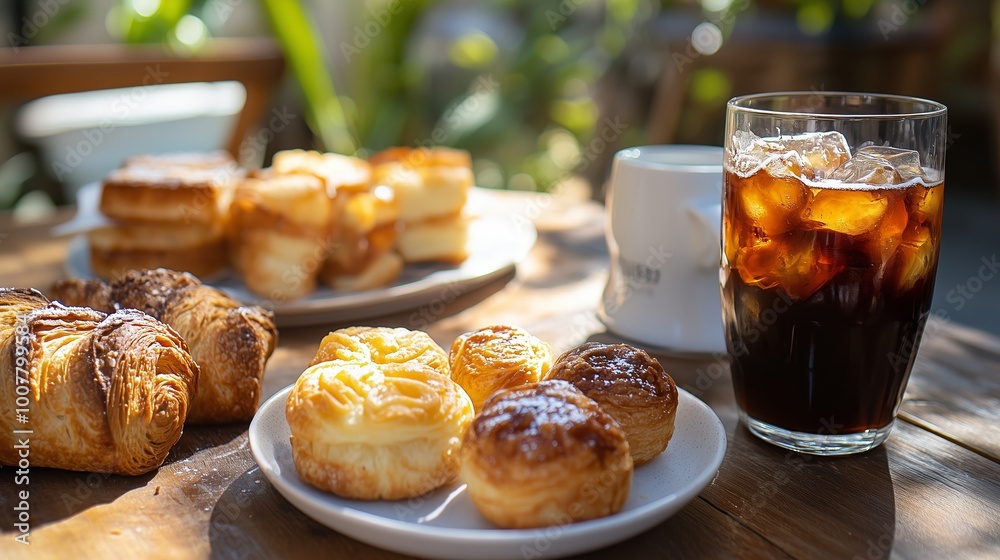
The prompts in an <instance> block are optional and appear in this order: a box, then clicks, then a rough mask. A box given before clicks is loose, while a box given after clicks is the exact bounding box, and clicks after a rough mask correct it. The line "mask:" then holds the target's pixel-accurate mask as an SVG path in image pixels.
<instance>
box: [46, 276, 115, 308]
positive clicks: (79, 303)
mask: <svg viewBox="0 0 1000 560" xmlns="http://www.w3.org/2000/svg"><path fill="white" fill-rule="evenodd" d="M49 295H51V296H52V299H53V300H54V301H58V302H59V303H61V304H63V305H66V306H69V307H90V308H92V309H96V310H97V311H101V312H103V313H114V311H115V306H114V304H113V303H112V302H111V288H110V287H109V286H108V285H107V284H105V283H104V282H102V281H100V280H86V279H83V278H65V279H63V280H58V281H56V282H55V283H54V284H52V289H51V290H50V291H49Z"/></svg>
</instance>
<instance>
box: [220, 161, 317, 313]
mask: <svg viewBox="0 0 1000 560" xmlns="http://www.w3.org/2000/svg"><path fill="white" fill-rule="evenodd" d="M334 216H335V214H334V201H333V200H331V199H330V198H329V197H328V196H327V194H326V190H325V187H324V185H323V182H322V181H320V180H319V179H317V178H316V177H313V176H311V175H283V176H277V177H274V178H273V179H269V180H266V181H262V180H257V179H247V180H245V181H243V182H242V183H241V184H240V186H239V188H237V191H236V196H235V199H234V200H233V204H232V213H231V216H230V219H231V221H230V226H229V232H228V233H229V235H228V238H229V239H228V240H229V249H230V259H231V261H232V263H233V265H234V266H235V268H236V269H237V270H238V271H239V272H240V275H241V276H242V277H243V281H244V283H245V284H246V286H247V288H248V289H249V290H250V291H251V292H253V293H254V294H256V295H258V296H261V297H264V298H268V299H271V300H276V301H280V300H289V299H295V298H298V297H302V296H305V295H307V294H309V293H310V292H312V291H313V290H314V289H315V288H316V281H317V279H318V277H319V271H320V268H321V267H322V266H323V263H324V262H325V261H326V259H327V258H328V257H329V255H330V253H331V247H332V245H333V242H334V240H335V235H334V225H335V223H336V222H335V220H334Z"/></svg>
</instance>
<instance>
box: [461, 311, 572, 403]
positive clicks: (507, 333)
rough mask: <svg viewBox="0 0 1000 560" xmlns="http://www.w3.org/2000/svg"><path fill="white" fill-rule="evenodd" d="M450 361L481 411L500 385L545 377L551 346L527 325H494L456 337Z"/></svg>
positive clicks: (550, 360) (529, 381)
mask: <svg viewBox="0 0 1000 560" xmlns="http://www.w3.org/2000/svg"><path fill="white" fill-rule="evenodd" d="M448 361H449V364H450V366H451V378H452V379H454V380H455V382H457V383H458V384H459V385H461V386H462V388H464V389H465V391H466V392H467V393H469V396H470V397H472V402H473V403H474V404H475V406H476V410H477V411H478V410H481V409H482V407H483V404H484V403H485V402H486V399H488V398H489V397H490V396H491V395H493V394H494V393H496V392H497V391H498V390H500V389H504V388H510V387H517V386H518V385H524V384H525V383H534V382H536V381H540V380H541V379H543V378H544V377H545V374H546V373H547V372H548V371H549V368H550V367H551V366H552V350H551V349H550V348H549V345H548V344H546V343H545V342H543V341H541V340H539V339H538V338H536V337H534V336H532V335H531V334H530V333H528V332H527V331H525V330H524V329H521V328H518V327H512V326H508V325H495V326H491V327H485V328H482V329H479V330H477V331H472V332H468V333H465V334H463V335H462V336H459V337H458V338H456V339H455V341H454V342H453V343H452V345H451V352H450V353H449V356H448Z"/></svg>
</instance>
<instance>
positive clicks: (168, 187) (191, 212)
mask: <svg viewBox="0 0 1000 560" xmlns="http://www.w3.org/2000/svg"><path fill="white" fill-rule="evenodd" d="M239 175H241V172H239V171H238V170H237V169H236V168H235V167H234V168H198V167H185V166H170V165H155V166H146V165H134V166H130V167H124V168H121V169H117V170H115V171H112V172H111V173H110V174H109V175H107V176H106V177H105V178H104V182H103V185H104V188H103V189H102V191H101V203H100V209H101V213H102V214H104V215H105V216H107V217H109V218H113V219H117V220H130V221H145V222H160V223H183V224H194V223H202V224H213V223H221V222H224V221H225V217H226V213H227V211H228V206H229V201H230V199H231V196H232V187H233V182H234V180H235V179H237V178H238V177H239Z"/></svg>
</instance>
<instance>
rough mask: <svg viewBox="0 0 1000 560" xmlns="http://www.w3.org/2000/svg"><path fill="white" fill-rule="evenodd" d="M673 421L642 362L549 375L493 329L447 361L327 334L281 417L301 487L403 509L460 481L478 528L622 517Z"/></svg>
mask: <svg viewBox="0 0 1000 560" xmlns="http://www.w3.org/2000/svg"><path fill="white" fill-rule="evenodd" d="M470 395H471V396H470ZM474 403H477V404H476V406H475V410H476V412H477V414H476V415H475V416H473V414H474V413H473V404H474ZM676 410H677V388H676V385H675V384H674V382H673V379H671V378H670V376H669V375H668V374H667V373H666V372H664V371H663V368H662V367H660V365H659V363H658V362H656V360H654V359H652V358H651V357H649V356H648V355H647V354H646V353H645V352H644V351H642V350H639V349H636V348H633V347H631V346H628V345H624V344H619V345H603V344H593V343H592V344H586V345H584V346H581V347H578V348H575V349H573V350H570V351H569V352H567V353H565V354H564V355H562V356H560V357H559V359H557V360H555V361H554V363H553V360H552V355H551V351H550V350H549V347H548V345H547V344H545V343H544V342H542V341H541V340H538V339H537V338H535V337H533V336H532V335H530V334H529V333H527V332H525V331H524V330H522V329H519V328H516V327H511V326H506V325H499V326H493V327H487V328H485V329H480V330H478V331H474V332H471V333H466V334H464V335H462V336H460V337H459V338H458V339H456V340H455V341H454V343H453V344H452V346H451V351H450V353H449V354H445V352H444V350H442V349H441V348H440V347H439V346H438V345H437V344H435V343H434V341H433V340H431V338H430V337H429V336H428V335H426V334H425V333H422V332H419V331H408V330H406V329H389V328H373V327H353V328H350V329H342V330H339V331H335V332H332V333H330V334H329V335H328V336H327V337H326V338H324V339H323V341H322V343H321V344H320V348H319V349H318V351H317V353H316V357H315V358H314V359H313V362H312V365H311V366H310V367H309V369H307V370H306V371H305V372H304V373H303V374H302V376H301V377H300V378H299V379H298V381H297V382H296V383H295V386H294V387H293V389H292V391H291V394H290V395H289V398H288V402H287V404H286V409H285V412H286V418H287V420H288V424H289V427H290V429H291V433H292V436H291V444H292V454H293V459H294V461H295V465H296V469H297V470H298V473H299V476H300V477H301V478H302V479H303V480H304V481H305V482H307V483H308V484H311V485H313V486H315V487H317V488H320V489H322V490H326V491H329V492H332V493H334V494H337V495H338V496H342V497H346V498H353V499H405V498H412V497H416V496H419V495H421V494H423V493H426V492H429V491H431V490H433V489H435V488H438V487H440V486H442V485H444V484H446V483H447V482H449V481H450V480H452V479H454V478H456V477H459V476H460V477H461V479H462V480H463V481H464V482H465V483H466V485H467V491H468V493H469V496H470V498H471V500H472V503H473V504H474V505H475V506H476V508H477V509H478V510H479V511H480V513H482V515H483V516H484V517H485V518H487V519H488V520H489V521H491V522H492V523H494V524H495V525H497V526H499V527H504V528H531V527H543V526H549V525H557V524H564V523H568V522H574V521H582V520H586V519H593V518H596V517H601V516H606V515H610V514H613V513H615V512H617V511H619V510H620V509H621V508H622V507H623V506H624V504H625V501H626V499H627V497H628V494H629V489H630V486H631V480H632V473H633V468H634V465H637V464H640V463H642V462H645V461H648V460H650V459H652V458H653V457H655V456H656V455H658V454H659V453H661V452H662V451H663V450H664V449H666V447H667V444H668V442H669V440H670V438H671V437H672V435H673V424H674V417H675V415H676Z"/></svg>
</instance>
